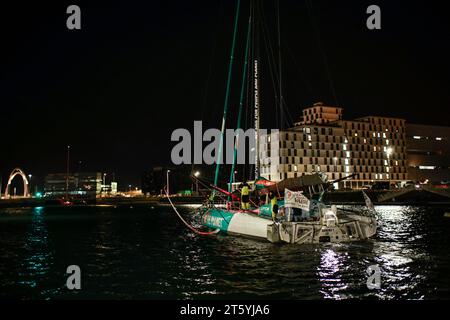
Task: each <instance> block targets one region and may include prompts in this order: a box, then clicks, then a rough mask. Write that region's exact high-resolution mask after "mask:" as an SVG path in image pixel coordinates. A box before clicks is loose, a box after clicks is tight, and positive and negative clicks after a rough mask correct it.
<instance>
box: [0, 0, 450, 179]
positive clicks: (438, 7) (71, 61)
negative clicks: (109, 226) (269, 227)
mask: <svg viewBox="0 0 450 320" xmlns="http://www.w3.org/2000/svg"><path fill="white" fill-rule="evenodd" d="M310 3H313V7H312V10H311V8H310V9H309V11H308V10H307V6H306V3H305V1H303V0H281V5H280V6H281V9H280V11H281V42H282V56H283V90H284V96H285V101H286V105H287V106H288V110H289V113H290V114H291V115H292V117H293V119H294V120H295V121H298V120H299V116H300V114H301V110H302V108H303V107H304V106H308V105H311V104H312V103H314V102H316V101H324V102H325V103H329V104H336V103H337V104H338V105H339V106H341V107H343V108H344V118H347V119H351V118H353V117H357V116H364V115H369V114H372V115H385V116H395V117H401V118H406V119H407V121H409V122H415V123H424V124H439V125H447V124H448V110H449V105H450V93H449V87H450V63H449V57H450V41H449V40H450V37H449V33H450V26H449V24H450V22H449V19H448V10H446V9H447V8H445V7H444V3H445V2H444V1H442V2H437V1H426V2H425V1H421V2H415V1H405V0H402V1H392V0H391V1H331V0H330V1H325V0H314V1H310ZM70 4H77V5H79V6H80V7H81V11H82V29H81V30H76V31H71V30H68V29H67V28H66V19H67V17H68V15H67V14H66V8H67V6H69V5H70ZM370 4H377V5H379V6H380V7H381V11H382V30H375V31H372V30H368V29H367V28H366V19H367V16H368V15H367V14H366V8H367V6H369V5H370ZM235 5H236V1H231V0H208V1H189V0H183V1H178V0H173V1H130V0H128V1H114V2H110V1H105V2H99V1H71V2H67V1H60V2H59V3H54V4H49V3H46V2H45V1H34V2H30V3H26V4H25V3H23V2H20V3H18V4H15V5H13V4H8V5H7V4H3V3H2V7H1V13H2V14H1V17H0V32H1V44H2V45H1V72H0V106H1V110H0V121H1V122H0V123H1V128H2V142H1V148H0V173H1V174H2V175H3V180H5V179H6V177H7V175H8V174H9V172H10V171H11V170H12V169H13V168H14V167H21V168H22V169H24V170H25V171H26V172H27V173H32V174H33V175H34V176H36V177H43V176H44V175H45V174H46V173H48V172H64V170H65V157H66V146H67V145H68V144H70V145H71V146H72V148H71V150H72V151H71V158H72V160H71V168H72V171H75V170H76V171H102V172H109V173H112V172H114V173H115V174H116V176H117V177H118V179H119V184H120V186H121V187H123V186H124V185H128V184H139V183H140V177H141V174H142V172H143V171H144V170H148V169H150V168H152V167H153V166H157V165H167V164H170V151H171V146H173V145H174V143H171V142H170V135H171V132H172V131H173V130H174V129H176V128H188V129H190V130H192V126H193V121H194V120H200V119H202V120H203V121H204V122H205V126H206V127H216V128H219V127H220V121H221V114H222V109H223V100H224V95H225V85H226V76H227V67H228V59H229V52H230V46H231V35H232V27H233V18H234V10H235ZM263 7H264V14H265V16H266V22H267V26H268V29H269V30H271V31H273V35H272V36H273V39H275V37H276V28H275V26H276V25H275V23H274V21H275V14H274V4H273V1H263ZM241 14H242V15H241V23H240V25H239V26H240V30H239V31H240V32H239V37H238V46H237V48H236V50H237V51H236V65H235V66H236V68H235V69H234V74H235V77H233V82H232V85H233V86H232V90H233V91H232V96H231V104H230V108H231V109H232V110H235V109H236V107H237V104H238V93H239V88H240V80H239V79H240V76H241V67H242V60H243V58H242V57H243V51H244V42H245V41H244V40H245V30H244V28H245V23H246V20H247V19H248V14H249V1H244V0H242V11H241ZM263 52H264V51H263ZM263 55H264V53H263ZM263 61H264V60H263ZM262 68H263V69H262V92H261V99H262V100H261V105H262V108H263V110H264V111H263V113H264V114H263V120H262V121H263V122H262V126H263V127H266V128H271V127H276V123H274V122H273V119H274V117H273V113H274V92H273V90H274V89H273V86H272V79H271V78H270V77H269V76H268V74H269V72H268V70H267V65H264V62H263V67H262ZM331 87H332V88H334V91H335V93H336V98H335V97H334V95H333V93H332V91H333V90H332V89H331ZM231 119H232V120H231ZM234 123H235V117H234V114H233V112H232V113H231V115H230V122H229V124H230V126H232V125H233V124H234Z"/></svg>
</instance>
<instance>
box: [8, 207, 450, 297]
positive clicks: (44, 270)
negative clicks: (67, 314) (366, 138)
mask: <svg viewBox="0 0 450 320" xmlns="http://www.w3.org/2000/svg"><path fill="white" fill-rule="evenodd" d="M376 209H377V211H378V212H379V221H380V229H379V232H378V235H377V236H376V238H374V239H372V240H370V241H365V242H359V243H352V244H334V245H333V244H320V245H303V246H295V245H274V244H270V243H266V242H260V241H256V240H250V239H244V238H238V237H233V236H214V237H199V236H196V235H194V234H192V232H190V231H189V230H187V229H186V227H184V226H183V225H182V224H181V223H180V221H179V220H178V219H177V217H176V216H175V215H174V213H173V212H172V211H171V209H170V208H169V207H161V208H150V207H145V208H113V207H82V208H34V209H2V210H0V297H3V298H7V297H16V298H26V299H29V298H32V299H34V298H38V299H48V298H50V299H54V298H64V299H80V298H87V299H90V298H102V299H103V298H113V299H122V298H125V299H131V298H138V299H140V298H142V299H146V298H150V299H153V298H156V299H166V298H176V299H191V298H194V299H199V298H200V299H209V298H276V299H323V298H332V299H346V298H369V299H374V298H375V299H436V298H442V299H450V289H449V288H450V275H449V273H450V250H449V247H450V218H444V217H443V214H444V212H445V211H446V209H445V208H412V207H394V206H384V207H377V208H376ZM187 210H188V209H186V208H185V212H187ZM447 211H450V209H449V210H447ZM73 264H74V265H79V266H80V268H81V272H82V289H81V290H79V291H70V290H68V289H67V288H66V286H65V285H66V277H67V276H68V275H66V273H65V272H66V268H67V266H69V265H73ZM376 264H377V265H378V266H379V267H380V268H381V289H380V290H369V289H368V288H367V285H366V280H367V274H366V269H367V267H369V266H370V265H376Z"/></svg>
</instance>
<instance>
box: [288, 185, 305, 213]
mask: <svg viewBox="0 0 450 320" xmlns="http://www.w3.org/2000/svg"><path fill="white" fill-rule="evenodd" d="M284 205H285V207H287V208H299V209H302V210H304V211H309V199H308V198H307V197H305V196H304V195H303V193H302V192H301V191H291V190H288V189H284Z"/></svg>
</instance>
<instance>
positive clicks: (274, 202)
mask: <svg viewBox="0 0 450 320" xmlns="http://www.w3.org/2000/svg"><path fill="white" fill-rule="evenodd" d="M269 199H270V209H271V210H272V220H273V221H275V220H276V218H277V215H278V200H277V196H276V195H275V193H274V192H270V193H269Z"/></svg>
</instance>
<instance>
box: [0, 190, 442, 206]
mask: <svg viewBox="0 0 450 320" xmlns="http://www.w3.org/2000/svg"><path fill="white" fill-rule="evenodd" d="M365 192H366V193H367V194H368V196H369V197H370V198H371V199H372V201H373V203H374V204H375V205H412V206H431V205H433V206H442V205H450V193H449V192H448V191H447V190H445V191H442V190H441V191H439V193H435V192H430V190H409V191H408V192H406V193H405V192H404V191H403V192H401V191H393V192H390V191H372V190H368V191H365ZM447 193H449V195H448V196H447ZM397 195H398V196H397ZM380 198H381V199H383V198H384V201H379V199H380ZM204 199H205V198H204V197H196V196H174V197H172V201H173V203H175V204H178V205H183V204H186V205H187V204H193V205H200V204H201V203H203V201H204ZM323 200H324V202H325V203H327V204H337V205H365V202H364V198H363V195H362V192H360V191H335V192H328V193H326V194H325V196H324V199H323ZM74 205H76V206H89V205H91V206H92V205H110V206H164V205H169V202H168V200H167V198H165V197H134V198H124V197H110V198H97V199H84V200H80V201H76V202H75V203H74ZM48 206H52V207H53V206H54V207H58V206H61V207H63V205H61V203H60V202H59V201H58V200H54V199H53V200H52V199H36V198H26V199H24V198H18V199H3V200H0V208H19V207H48Z"/></svg>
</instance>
